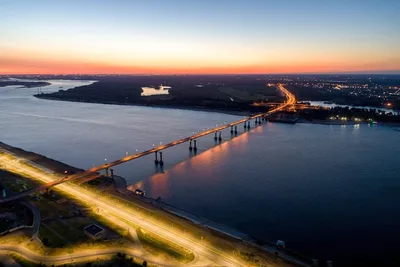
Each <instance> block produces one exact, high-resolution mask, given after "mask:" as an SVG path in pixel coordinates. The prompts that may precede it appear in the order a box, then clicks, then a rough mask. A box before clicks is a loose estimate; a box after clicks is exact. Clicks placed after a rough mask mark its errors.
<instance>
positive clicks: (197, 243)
mask: <svg viewBox="0 0 400 267" xmlns="http://www.w3.org/2000/svg"><path fill="white" fill-rule="evenodd" d="M278 87H279V88H280V90H282V92H283V93H284V94H285V95H286V97H287V101H286V102H285V103H283V104H282V105H281V106H279V107H277V108H275V109H273V110H271V111H269V112H268V113H266V114H258V115H256V116H253V117H250V118H246V119H243V120H240V121H237V122H234V123H230V124H227V125H224V126H220V127H216V128H214V129H211V130H208V131H205V132H202V133H199V134H196V135H193V136H190V137H187V138H184V139H181V140H178V141H175V142H172V143H170V144H166V145H162V146H159V147H157V148H153V149H151V150H148V151H145V152H142V153H139V154H136V155H132V156H127V157H125V158H122V159H120V160H117V161H115V162H112V163H110V164H107V165H106V164H104V165H101V166H98V167H95V168H92V169H90V170H88V171H86V172H83V173H82V174H85V175H88V174H93V173H94V172H98V171H100V170H102V169H106V168H109V167H111V166H115V165H118V164H121V163H123V162H126V161H130V160H133V159H135V158H139V157H142V156H144V155H148V154H151V153H154V152H155V151H159V150H163V149H165V148H168V147H170V146H174V145H177V144H180V143H183V142H187V141H189V140H190V139H195V138H199V137H201V136H204V135H207V134H210V133H213V132H215V131H220V130H223V129H225V128H228V127H230V126H234V125H237V124H240V123H243V122H245V121H248V120H250V119H254V118H258V117H261V116H264V115H268V114H271V113H273V112H277V111H280V110H283V109H285V108H286V107H288V106H290V105H292V104H293V103H295V101H296V100H295V98H294V96H293V95H292V94H290V92H288V91H287V90H286V88H284V87H283V85H278ZM0 164H1V165H2V166H3V167H4V168H5V169H7V170H9V171H11V172H15V173H19V174H21V175H25V176H28V177H31V178H34V179H37V180H40V181H42V182H44V183H46V184H49V183H58V186H57V188H58V189H59V190H61V191H63V192H64V193H66V194H68V195H71V196H73V197H74V198H75V199H79V200H80V201H82V202H85V203H87V204H89V205H90V206H91V207H92V208H96V209H100V210H101V211H102V212H101V213H100V215H102V216H105V215H104V214H111V215H112V216H114V217H116V218H117V219H119V220H121V221H124V222H130V223H132V224H133V225H135V226H138V227H140V228H143V229H145V230H146V231H149V232H151V233H153V234H155V235H158V236H159V237H161V238H164V239H166V240H169V241H170V242H172V243H175V244H177V245H179V246H182V247H184V248H187V249H189V250H191V251H192V252H193V253H194V254H195V256H196V257H201V258H205V259H208V260H211V261H212V262H213V263H215V264H217V265H218V266H247V264H246V263H245V262H242V261H241V260H239V259H238V258H236V257H234V256H233V255H231V254H230V253H227V252H226V251H222V250H221V249H219V248H217V247H214V246H213V245H212V244H209V243H208V242H207V241H206V240H202V239H198V238H196V237H194V236H192V235H191V234H190V233H186V234H182V232H179V231H177V230H176V229H174V228H173V227H172V226H170V225H167V224H165V223H163V222H162V221H154V220H152V219H151V218H143V217H141V216H140V214H138V213H137V211H136V210H135V209H132V208H129V207H126V205H125V206H123V205H121V204H120V203H118V202H116V201H113V200H110V199H108V198H107V199H106V198H105V196H102V195H99V194H96V193H94V192H92V191H88V190H86V189H84V188H82V187H80V186H77V185H74V184H72V183H61V182H62V181H64V180H65V179H68V180H70V179H71V178H63V179H60V178H59V176H57V175H55V174H53V173H52V172H51V171H46V170H45V169H44V168H41V169H38V168H37V167H32V166H30V165H29V164H26V162H21V161H18V160H10V158H9V157H7V155H0ZM82 174H77V175H73V176H72V177H74V178H77V177H83V176H81V175H82ZM103 198H104V199H103ZM105 217H106V216H105ZM1 248H2V247H0V249H1ZM3 249H5V250H11V249H14V250H16V249H18V250H19V251H20V253H22V254H23V255H30V256H32V257H33V255H32V252H29V251H27V249H26V248H24V247H22V248H19V247H8V248H6V247H4V246H3ZM82 253H83V252H82ZM83 256H85V254H84V253H83V255H82V257H83ZM86 256H87V255H86ZM60 257H61V256H60ZM272 266H273V265H272Z"/></svg>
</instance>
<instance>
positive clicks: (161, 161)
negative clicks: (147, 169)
mask: <svg viewBox="0 0 400 267" xmlns="http://www.w3.org/2000/svg"><path fill="white" fill-rule="evenodd" d="M160 165H161V166H162V165H164V161H163V160H162V152H161V151H160Z"/></svg>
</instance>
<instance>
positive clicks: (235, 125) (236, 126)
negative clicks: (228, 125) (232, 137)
mask: <svg viewBox="0 0 400 267" xmlns="http://www.w3.org/2000/svg"><path fill="white" fill-rule="evenodd" d="M237 133H238V131H237V126H236V125H235V134H237Z"/></svg>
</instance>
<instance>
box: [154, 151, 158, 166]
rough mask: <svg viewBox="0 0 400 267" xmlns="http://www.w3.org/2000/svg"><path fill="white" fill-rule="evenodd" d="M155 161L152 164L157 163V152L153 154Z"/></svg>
mask: <svg viewBox="0 0 400 267" xmlns="http://www.w3.org/2000/svg"><path fill="white" fill-rule="evenodd" d="M154 156H155V160H154V163H155V164H156V165H157V164H158V163H159V161H158V158H157V151H156V152H154Z"/></svg>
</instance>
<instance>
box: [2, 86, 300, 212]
mask: <svg viewBox="0 0 400 267" xmlns="http://www.w3.org/2000/svg"><path fill="white" fill-rule="evenodd" d="M277 87H278V88H279V89H280V90H281V91H282V93H283V94H284V95H285V96H286V101H285V102H284V103H282V104H281V105H279V106H278V107H276V108H274V109H271V110H270V111H268V112H267V113H260V114H257V115H254V116H251V117H247V118H244V119H241V120H239V121H235V122H232V123H228V124H225V125H222V126H218V127H215V128H212V129H209V130H207V131H203V132H201V133H198V134H194V135H191V136H188V137H186V138H182V139H180V140H176V141H173V142H171V143H168V144H165V145H160V146H157V147H155V148H152V149H149V150H146V151H143V152H141V153H137V154H134V155H129V156H126V157H123V158H121V159H118V160H116V161H113V162H110V163H105V164H102V165H99V166H95V167H93V168H91V169H89V170H87V171H85V172H81V173H77V174H74V175H70V176H68V177H64V178H60V179H58V180H55V181H52V182H49V183H47V184H44V185H42V186H40V187H37V188H33V189H30V190H27V191H24V192H20V193H19V194H16V195H14V196H9V197H6V198H3V199H0V204H1V203H5V202H9V201H13V200H17V199H19V198H22V197H25V196H29V195H32V194H33V193H35V192H40V191H43V190H45V189H46V188H49V187H53V186H56V185H59V184H62V183H64V182H67V181H72V180H75V179H79V178H84V177H87V176H88V175H97V173H98V172H99V171H101V170H105V169H109V168H111V167H114V166H117V165H120V164H122V163H125V162H128V161H132V160H135V159H138V158H141V157H144V156H147V155H149V154H153V153H155V152H158V151H161V150H164V149H167V148H169V147H173V146H176V145H179V144H182V143H185V142H189V141H190V140H194V139H197V138H200V137H203V136H206V135H209V134H212V133H215V132H218V131H222V130H224V129H226V128H229V127H232V126H236V125H238V124H241V123H245V122H247V121H249V120H252V119H256V118H260V117H263V116H267V115H270V114H272V113H275V112H278V111H282V110H284V109H285V108H287V107H289V106H292V105H294V104H296V98H295V96H294V95H293V94H292V93H290V92H289V91H288V90H287V89H286V88H285V87H284V86H283V84H278V85H277ZM4 152H6V151H4Z"/></svg>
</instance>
